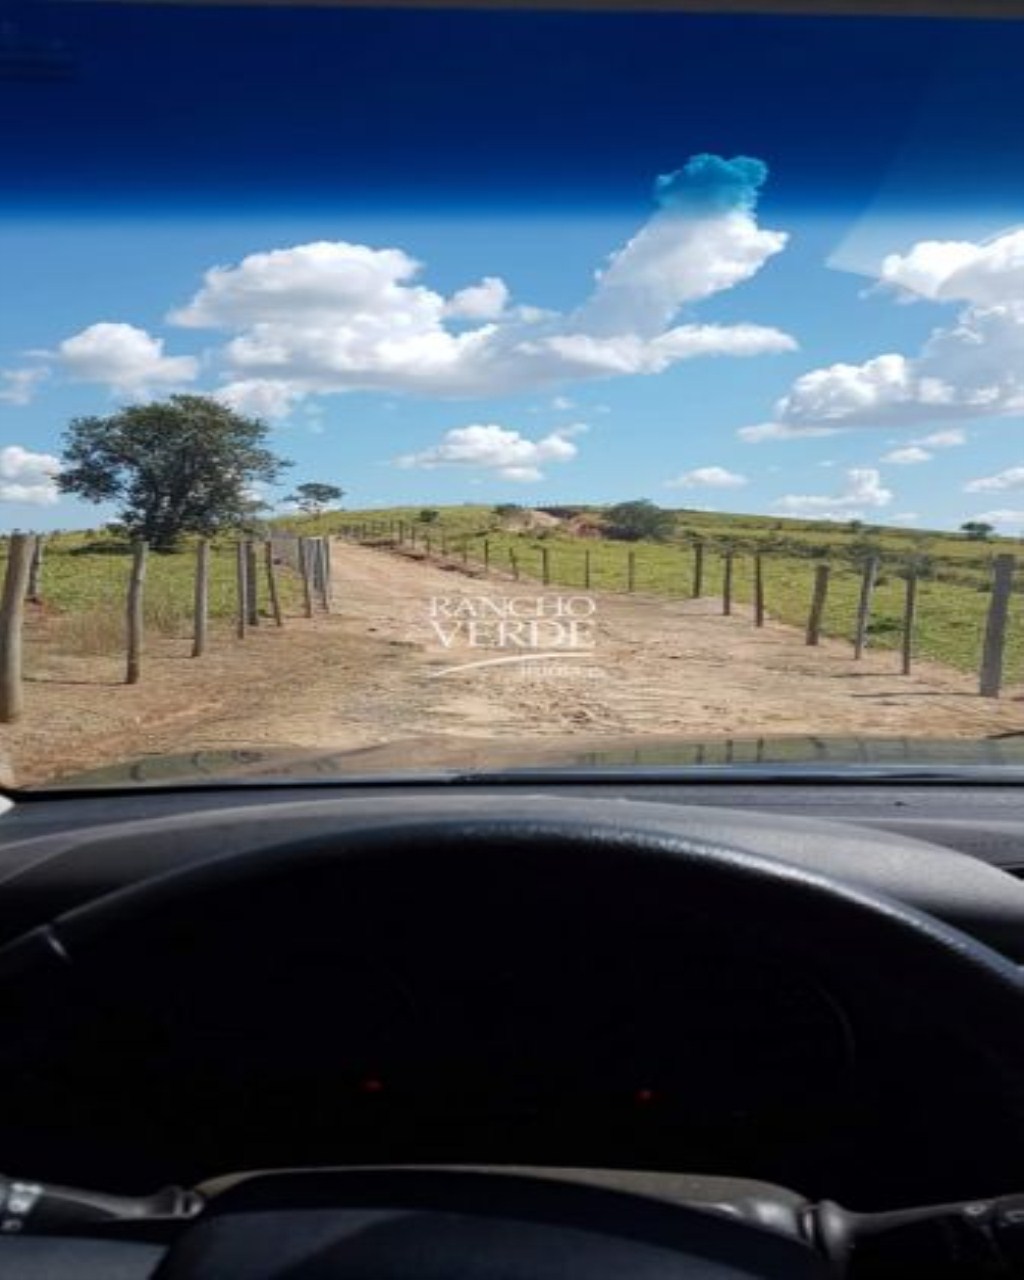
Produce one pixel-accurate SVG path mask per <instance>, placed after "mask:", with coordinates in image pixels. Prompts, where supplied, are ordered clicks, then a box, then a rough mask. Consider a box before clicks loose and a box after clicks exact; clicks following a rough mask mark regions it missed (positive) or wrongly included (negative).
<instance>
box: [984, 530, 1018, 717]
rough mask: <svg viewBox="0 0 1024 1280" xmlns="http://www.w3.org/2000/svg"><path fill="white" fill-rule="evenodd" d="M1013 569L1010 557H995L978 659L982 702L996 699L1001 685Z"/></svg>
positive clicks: (1014, 563) (1013, 561)
mask: <svg viewBox="0 0 1024 1280" xmlns="http://www.w3.org/2000/svg"><path fill="white" fill-rule="evenodd" d="M1015 565H1016V560H1015V559H1014V557H1013V556H1010V555H999V556H996V560H995V565H994V567H993V574H992V599H991V600H990V602H989V606H988V618H987V620H986V622H985V645H984V648H983V650H982V655H981V679H980V687H979V692H980V693H981V696H982V697H983V698H998V697H999V690H1000V688H1001V687H1002V683H1003V649H1004V647H1005V645H1006V622H1007V618H1008V617H1009V612H1010V592H1011V590H1012V589H1013V570H1014V566H1015Z"/></svg>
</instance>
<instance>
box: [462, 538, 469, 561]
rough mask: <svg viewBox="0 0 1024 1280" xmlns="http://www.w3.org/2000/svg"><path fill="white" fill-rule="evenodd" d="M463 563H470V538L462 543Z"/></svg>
mask: <svg viewBox="0 0 1024 1280" xmlns="http://www.w3.org/2000/svg"><path fill="white" fill-rule="evenodd" d="M462 563H463V564H469V539H468V538H467V539H466V540H465V542H463V544H462Z"/></svg>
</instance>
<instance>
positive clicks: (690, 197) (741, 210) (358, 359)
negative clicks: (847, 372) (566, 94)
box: [169, 156, 796, 410]
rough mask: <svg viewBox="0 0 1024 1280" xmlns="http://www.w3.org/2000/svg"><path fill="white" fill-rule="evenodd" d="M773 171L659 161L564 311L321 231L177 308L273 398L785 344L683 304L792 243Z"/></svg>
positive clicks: (579, 370) (251, 399)
mask: <svg viewBox="0 0 1024 1280" xmlns="http://www.w3.org/2000/svg"><path fill="white" fill-rule="evenodd" d="M765 176H766V170H765V167H764V166H763V165H762V164H761V162H760V161H755V160H750V159H745V158H743V157H740V158H738V159H736V160H732V161H726V160H721V159H719V158H717V157H708V156H704V157H696V158H694V159H693V160H691V161H690V163H689V164H688V165H686V166H685V167H684V168H683V169H681V170H679V171H678V172H676V173H673V174H666V175H664V176H663V177H662V178H660V179H659V180H658V184H657V188H656V191H657V199H658V202H659V207H658V209H657V210H656V212H655V213H654V214H653V215H652V217H651V218H650V219H649V220H648V222H647V223H646V224H645V225H644V226H643V227H641V228H640V230H639V231H638V232H637V233H636V235H635V236H633V238H632V239H631V240H630V241H629V242H628V243H627V244H626V245H624V246H623V247H622V248H621V249H619V250H618V251H617V252H616V253H614V254H612V256H611V258H610V259H609V261H608V262H607V264H606V265H605V266H604V267H603V268H601V269H600V270H599V271H597V272H596V274H595V283H594V288H593V290H592V292H591V295H590V297H589V298H588V299H586V300H585V301H584V303H583V304H582V305H581V306H580V307H578V308H577V309H576V310H575V311H573V312H570V313H566V314H556V313H553V312H550V311H543V310H541V309H539V308H536V307H531V306H523V305H518V306H513V305H511V301H510V296H509V290H508V287H507V285H506V284H505V282H504V281H502V280H501V279H500V278H498V277H496V276H487V277H485V278H484V279H483V280H482V281H481V282H480V283H478V284H471V285H468V286H467V287H465V288H463V289H460V290H458V291H456V292H455V293H454V294H452V295H451V296H450V297H447V298H446V297H445V296H443V295H442V294H441V293H439V292H437V291H435V290H433V289H431V288H429V287H428V286H427V285H425V284H424V283H423V282H422V275H423V268H422V265H421V264H420V263H418V262H417V261H416V260H415V259H413V258H411V257H410V256H409V255H408V254H406V253H405V252H404V251H403V250H401V249H397V248H383V249H377V248H371V247H369V246H367V245H362V244H352V243H348V242H346V241H318V242H315V243H310V244H302V245H295V246H293V247H291V248H284V249H276V250H272V251H269V252H266V253H254V254H250V255H249V256H248V257H246V258H244V259H242V261H241V262H239V263H236V264H234V265H226V266H217V267H214V268H212V269H211V270H209V271H208V272H207V273H206V275H205V277H204V280H203V284H202V287H201V289H200V290H199V292H198V293H197V294H196V295H195V296H194V297H193V298H192V299H191V301H190V302H188V303H187V304H186V305H185V306H183V307H181V308H179V309H177V310H176V311H173V312H172V313H171V315H170V317H169V318H170V319H171V321H172V322H173V323H175V324H178V325H182V326H186V327H191V328H204V329H205V328H210V329H217V330H220V331H223V332H225V333H227V334H228V335H229V340H228V342H227V345H226V347H225V348H224V351H223V363H224V366H225V368H226V372H227V377H228V382H227V384H226V386H225V388H224V389H223V391H222V392H221V394H222V395H223V396H224V398H226V399H227V400H228V401H229V402H233V403H250V404H251V403H257V404H258V403H263V404H268V405H271V406H273V407H274V408H276V409H277V410H281V409H282V408H286V407H287V406H288V405H290V404H291V403H293V402H294V400H295V398H297V397H301V396H303V395H307V394H310V393H317V392H335V391H348V390H386V391H389V392H395V391H405V392H415V393H420V394H425V395H435V396H475V395H479V396H483V395H492V394H500V393H512V392H518V391H524V390H533V389H538V388H543V387H546V386H550V385H556V384H558V383H560V382H563V381H566V380H574V379H589V378H602V377H610V376H615V375H623V374H655V373H660V372H662V371H663V370H665V369H668V368H670V367H671V366H672V365H674V364H676V363H677V362H679V361H682V360H688V359H693V358H695V357H699V356H711V355H732V356H748V355H757V354H761V353H767V352H779V351H789V350H793V349H794V348H795V345H796V344H795V342H794V341H793V339H792V338H791V337H789V336H788V335H787V334H785V333H781V332H780V331H779V330H777V329H774V328H771V327H766V326H761V325H757V324H735V325H712V324H699V323H695V322H693V321H692V320H687V319H686V318H685V317H681V313H682V312H683V311H684V309H686V308H688V307H690V306H692V305H693V304H695V303H699V302H700V301H701V300H703V299H705V298H708V297H710V296H711V295H712V294H715V293H718V292H720V291H722V290H724V289H729V288H732V287H734V286H735V285H738V284H740V283H742V282H743V281H744V280H748V279H749V278H750V277H751V276H753V275H754V274H755V273H756V272H757V271H759V270H760V269H761V268H762V267H763V266H764V264H765V263H766V262H767V261H768V260H769V259H770V258H771V257H772V256H773V255H775V254H777V253H779V252H780V251H781V250H782V249H783V247H784V246H785V243H786V236H785V234H784V233H783V232H779V231H768V230H764V229H762V228H761V227H759V225H758V223H757V218H756V213H755V207H756V202H757V193H758V189H759V188H760V186H761V184H762V183H763V181H764V180H765Z"/></svg>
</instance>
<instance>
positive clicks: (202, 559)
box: [192, 538, 210, 658]
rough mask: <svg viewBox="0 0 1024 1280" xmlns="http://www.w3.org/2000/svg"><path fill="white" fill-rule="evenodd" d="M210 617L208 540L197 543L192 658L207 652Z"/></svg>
mask: <svg viewBox="0 0 1024 1280" xmlns="http://www.w3.org/2000/svg"><path fill="white" fill-rule="evenodd" d="M209 616H210V544H209V542H208V541H207V540H206V538H200V539H199V541H198V542H197V543H196V584H195V602H194V607H193V612H192V657H193V658H201V657H202V656H203V654H204V653H205V652H206V623H207V619H208V618H209Z"/></svg>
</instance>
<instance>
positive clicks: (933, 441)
mask: <svg viewBox="0 0 1024 1280" xmlns="http://www.w3.org/2000/svg"><path fill="white" fill-rule="evenodd" d="M910 443H911V444H919V445H922V446H923V447H924V448H925V449H953V448H955V447H956V446H957V445H960V444H966V443H967V433H966V432H965V431H961V429H960V428H959V427H952V428H950V430H949V431H933V432H931V434H930V435H927V436H917V438H916V439H914V440H911V442H910Z"/></svg>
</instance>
